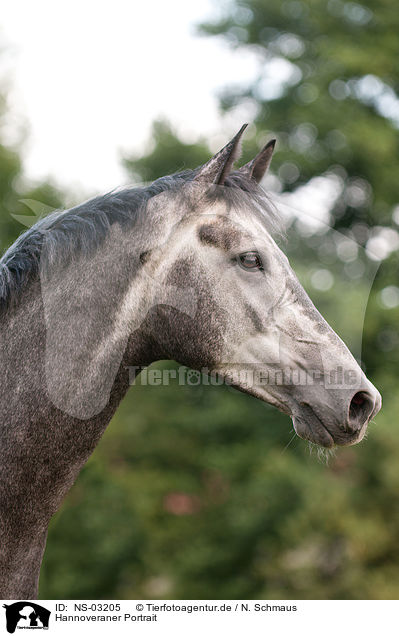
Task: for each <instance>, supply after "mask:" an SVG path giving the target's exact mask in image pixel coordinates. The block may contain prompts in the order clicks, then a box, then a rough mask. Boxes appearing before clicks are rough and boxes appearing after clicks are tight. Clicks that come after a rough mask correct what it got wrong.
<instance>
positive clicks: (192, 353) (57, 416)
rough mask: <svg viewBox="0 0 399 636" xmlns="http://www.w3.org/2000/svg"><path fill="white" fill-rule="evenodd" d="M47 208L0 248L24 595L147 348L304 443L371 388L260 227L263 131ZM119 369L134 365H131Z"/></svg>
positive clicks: (148, 356) (3, 402) (5, 495)
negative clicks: (241, 394) (181, 168)
mask: <svg viewBox="0 0 399 636" xmlns="http://www.w3.org/2000/svg"><path fill="white" fill-rule="evenodd" d="M244 128H245V126H243V128H242V129H241V130H240V132H239V133H238V134H237V135H236V136H235V137H234V139H233V140H232V141H231V142H230V143H228V144H227V145H226V146H225V147H224V148H223V149H222V150H221V151H220V152H219V153H217V154H216V155H215V156H214V157H213V158H212V159H210V161H208V162H207V163H206V164H205V165H204V166H201V167H200V168H198V169H196V170H192V171H191V170H190V171H185V172H182V173H179V174H176V175H173V176H169V177H163V178H161V179H158V180H157V181H155V182H154V183H153V184H151V185H150V186H148V187H142V188H130V189H125V190H121V191H114V192H112V193H110V194H107V195H105V196H101V197H98V198H95V199H93V200H90V201H88V202H86V203H84V204H82V205H80V206H78V207H76V208H74V209H71V210H67V211H61V212H59V211H58V212H55V213H53V214H50V215H49V216H47V217H45V218H44V219H42V220H40V221H39V222H38V223H37V224H36V225H35V226H34V227H32V228H31V229H29V230H28V231H27V232H26V233H25V234H23V235H22V236H21V237H20V238H19V239H18V240H17V241H16V243H15V244H14V245H13V246H11V248H10V249H9V250H8V251H7V252H6V254H5V255H4V256H3V258H2V260H1V261H0V312H1V320H0V328H1V343H2V356H1V361H0V365H1V367H0V372H1V378H2V382H1V387H0V411H1V418H0V425H1V436H0V458H1V459H0V551H1V553H0V596H1V597H2V598H10V599H14V598H18V599H19V598H24V599H27V598H34V597H35V596H36V594H37V586H38V578H39V570H40V564H41V560H42V557H43V552H44V548H45V543H46V535H47V528H48V524H49V521H50V519H51V517H52V515H53V514H54V513H55V511H56V510H57V509H58V508H59V506H60V504H61V502H62V500H63V498H64V496H65V495H66V493H67V492H68V490H69V489H70V487H71V486H72V484H73V483H74V481H75V479H76V477H77V475H78V473H79V471H80V469H81V468H82V466H83V465H84V463H85V462H86V460H87V459H88V457H89V456H90V454H91V453H92V451H93V450H94V448H95V446H96V444H97V442H98V441H99V439H100V437H101V435H102V434H103V432H104V429H105V428H106V426H107V424H108V422H109V421H110V420H111V418H112V416H113V414H114V413H115V410H116V409H117V407H118V404H119V402H120V401H121V399H122V398H123V396H124V395H125V393H126V391H127V389H128V386H129V370H130V372H131V369H132V368H133V369H135V372H136V373H138V372H140V370H141V369H143V368H144V367H145V366H147V365H149V364H151V362H153V361H155V360H159V359H173V360H177V361H178V362H179V363H181V364H184V365H187V366H189V367H191V368H194V369H198V370H202V371H204V370H205V371H206V372H207V373H209V374H211V375H217V377H218V378H224V379H225V380H226V382H230V383H231V384H233V385H234V386H236V387H237V388H238V389H240V390H242V391H245V392H247V393H250V394H252V395H254V396H256V397H257V398H259V399H261V400H263V401H265V402H268V403H270V404H273V405H274V406H276V407H277V408H278V409H280V410H281V411H283V412H284V413H287V414H289V415H290V416H291V417H292V419H293V425H294V428H295V431H296V432H297V434H298V435H299V436H301V437H303V438H305V439H308V440H310V441H312V442H314V443H316V444H319V445H321V446H324V447H331V446H333V445H334V444H337V445H346V444H354V443H356V442H358V441H360V440H361V439H362V437H363V436H364V433H365V431H366V428H367V424H368V422H369V421H370V419H371V418H372V417H373V416H374V415H375V414H376V413H377V412H378V411H379V409H380V406H381V398H380V395H379V393H378V391H377V390H376V389H375V388H374V386H373V385H372V384H371V383H370V382H369V381H368V380H367V379H366V377H365V376H364V374H363V372H362V371H361V369H360V368H359V366H358V364H357V363H356V361H355V360H354V358H353V357H352V355H351V354H350V352H349V351H348V349H347V348H346V346H345V345H344V344H343V342H342V341H341V340H340V339H339V337H338V336H337V335H336V334H335V333H334V331H333V330H332V329H331V328H330V327H329V325H328V324H327V323H326V322H325V320H324V319H323V318H322V316H321V315H320V314H319V313H318V311H317V310H316V308H315V307H314V305H313V304H312V302H311V301H310V299H309V298H308V296H307V295H306V293H305V291H304V290H303V288H302V287H301V285H300V284H299V282H298V280H297V278H296V277H295V275H294V273H293V271H292V270H291V268H290V265H289V263H288V260H287V258H286V257H285V256H284V254H283V253H282V252H281V250H280V249H279V247H278V246H277V244H276V242H275V241H274V239H273V238H272V236H273V235H275V234H276V233H277V232H279V227H280V221H279V217H278V214H277V213H276V211H275V210H274V208H273V206H272V205H271V204H270V201H269V200H268V198H267V196H266V195H265V193H264V191H263V190H262V189H261V188H260V187H259V185H258V184H259V182H260V180H261V179H262V178H263V176H264V174H265V172H266V170H267V168H268V166H269V164H270V160H271V156H272V152H273V147H274V142H270V143H269V144H267V146H266V147H265V148H264V149H263V150H262V151H261V152H260V153H259V154H258V155H257V156H256V157H255V158H254V159H253V160H252V161H251V162H250V163H248V164H247V165H245V166H243V167H242V168H241V169H240V170H237V171H234V170H233V163H234V161H235V160H236V158H237V155H238V148H239V142H240V138H241V135H242V132H243V130H244ZM130 375H131V373H130Z"/></svg>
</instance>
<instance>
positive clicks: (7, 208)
mask: <svg viewBox="0 0 399 636" xmlns="http://www.w3.org/2000/svg"><path fill="white" fill-rule="evenodd" d="M7 126H8V106H7V96H6V94H5V92H4V91H3V92H2V93H0V253H2V252H3V251H4V250H5V249H6V248H7V247H9V246H10V245H11V244H12V243H13V242H14V241H15V239H16V238H17V236H18V235H19V234H20V233H21V231H22V230H23V229H26V227H30V226H31V225H33V224H34V223H35V222H36V221H37V219H38V217H39V216H40V215H41V214H45V213H46V212H47V211H48V210H49V209H54V208H58V207H60V206H61V205H62V195H61V192H60V191H59V189H58V188H56V187H55V186H54V185H53V184H52V183H50V182H48V181H47V182H46V181H43V182H41V183H35V184H31V183H29V182H28V181H27V179H26V177H25V175H24V172H23V162H22V159H21V155H22V152H23V142H22V140H21V142H20V143H19V144H17V145H15V146H13V147H10V146H9V145H7V144H5V143H3V138H4V131H5V129H7Z"/></svg>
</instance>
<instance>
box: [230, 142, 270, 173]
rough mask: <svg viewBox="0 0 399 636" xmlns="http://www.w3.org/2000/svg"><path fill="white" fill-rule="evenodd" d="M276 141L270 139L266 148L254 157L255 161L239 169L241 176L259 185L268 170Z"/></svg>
mask: <svg viewBox="0 0 399 636" xmlns="http://www.w3.org/2000/svg"><path fill="white" fill-rule="evenodd" d="M275 145H276V140H275V139H272V140H271V141H269V142H268V143H267V144H266V146H265V147H264V148H263V149H262V150H261V151H260V152H259V153H258V154H257V155H256V157H255V159H252V161H249V162H248V163H246V164H245V166H242V167H241V168H240V169H239V172H241V174H245V175H246V176H247V177H249V178H250V179H254V180H255V181H256V183H260V181H262V179H263V177H264V176H265V174H266V172H267V171H268V169H269V166H270V162H271V160H272V155H273V150H274V146H275Z"/></svg>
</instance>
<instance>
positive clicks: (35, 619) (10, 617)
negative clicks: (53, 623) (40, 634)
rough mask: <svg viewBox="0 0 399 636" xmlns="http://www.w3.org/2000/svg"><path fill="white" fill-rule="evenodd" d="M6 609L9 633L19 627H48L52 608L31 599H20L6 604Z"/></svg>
mask: <svg viewBox="0 0 399 636" xmlns="http://www.w3.org/2000/svg"><path fill="white" fill-rule="evenodd" d="M3 607H4V608H5V610H6V627H7V631H8V633H9V634H13V633H14V632H15V630H16V628H17V627H18V628H19V629H20V628H22V629H48V623H49V618H50V614H51V612H50V610H48V609H46V608H45V607H42V606H41V605H37V603H32V602H31V601H18V602H17V603H12V604H11V605H6V604H4V605H3Z"/></svg>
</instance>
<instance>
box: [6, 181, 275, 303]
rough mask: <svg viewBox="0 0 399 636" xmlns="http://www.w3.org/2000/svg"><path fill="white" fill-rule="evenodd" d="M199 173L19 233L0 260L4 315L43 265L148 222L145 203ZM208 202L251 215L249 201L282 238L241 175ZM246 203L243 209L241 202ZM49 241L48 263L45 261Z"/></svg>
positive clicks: (115, 195) (110, 197)
mask: <svg viewBox="0 0 399 636" xmlns="http://www.w3.org/2000/svg"><path fill="white" fill-rule="evenodd" d="M196 172H197V170H185V171H183V172H179V173H177V174H174V175H170V176H165V177H161V178H160V179H157V180H156V181H154V182H153V183H151V184H150V185H148V186H140V187H130V188H125V189H121V190H112V191H111V192H108V193H107V194H104V195H101V196H97V197H95V198H93V199H90V200H89V201H86V202H85V203H82V204H80V205H78V206H76V207H74V208H71V209H69V210H56V211H54V212H52V213H51V214H49V215H48V216H45V217H43V218H42V219H40V220H39V221H38V222H37V223H36V224H35V225H33V226H32V227H31V228H29V229H28V230H27V231H26V232H24V233H23V234H21V236H19V238H18V239H17V240H16V241H15V243H13V244H12V245H11V246H10V247H9V248H8V250H7V251H6V252H5V253H4V255H3V257H2V258H1V259H0V312H1V313H3V312H4V311H6V310H7V309H8V307H9V306H10V304H11V303H12V302H13V301H14V300H15V299H17V298H18V297H19V294H20V291H21V290H22V288H23V287H24V284H25V283H26V281H27V280H28V279H30V278H31V277H32V276H34V275H36V274H37V272H38V269H39V263H40V264H41V265H42V266H43V265H45V266H46V265H47V266H48V265H49V264H50V265H51V263H52V262H53V260H54V259H57V260H58V259H64V258H65V259H68V258H70V257H71V256H73V255H74V254H76V253H89V252H90V251H91V250H92V249H93V248H96V247H98V246H99V245H101V243H102V241H103V240H104V238H105V237H106V235H107V233H108V231H109V229H110V227H111V225H113V224H114V223H118V224H120V225H122V226H132V225H137V224H139V223H141V222H145V220H144V219H145V210H146V207H147V204H148V202H149V200H150V199H151V198H153V197H154V196H156V195H158V194H161V193H164V192H171V193H173V192H178V191H179V189H180V188H182V187H183V186H184V185H186V184H188V183H189V182H190V181H193V178H194V177H195V174H196ZM206 196H207V202H208V203H209V204H212V203H213V202H215V201H216V200H220V198H223V199H224V200H226V201H227V203H228V204H229V205H231V206H234V207H235V208H236V209H240V204H241V206H242V209H243V210H244V208H245V209H246V210H248V201H249V200H250V201H251V202H253V203H255V204H256V205H255V206H254V210H255V211H256V213H257V214H258V215H259V214H260V216H261V218H262V221H263V223H264V224H265V226H266V229H267V230H268V231H269V232H270V233H271V234H276V233H279V234H281V233H282V224H281V220H280V218H279V216H278V215H277V212H276V210H275V208H274V206H273V205H272V204H271V203H270V200H269V199H268V197H267V196H266V194H265V192H264V191H263V190H262V189H261V188H260V187H259V186H258V185H257V184H256V183H255V182H254V181H252V180H250V179H248V178H247V177H245V176H244V175H242V174H240V173H239V172H233V173H231V174H230V175H229V176H228V177H227V179H226V180H225V182H224V185H223V186H218V187H210V189H209V191H208V192H207V195H206ZM244 202H245V203H246V205H245V206H243V205H242V204H243V203H244ZM44 237H45V239H46V250H45V258H46V260H47V262H46V263H43V262H41V257H42V261H43V255H42V246H43V241H44Z"/></svg>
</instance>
